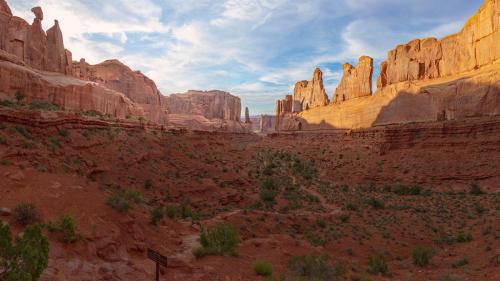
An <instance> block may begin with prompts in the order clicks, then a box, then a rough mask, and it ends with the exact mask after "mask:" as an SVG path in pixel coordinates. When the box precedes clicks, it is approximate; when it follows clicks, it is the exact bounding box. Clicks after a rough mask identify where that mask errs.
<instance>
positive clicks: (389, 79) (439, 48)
mask: <svg viewBox="0 0 500 281" xmlns="http://www.w3.org/2000/svg"><path fill="white" fill-rule="evenodd" d="M499 26H500V0H486V1H485V3H484V4H483V6H482V7H481V8H480V10H479V11H478V12H477V13H476V14H475V15H474V16H473V17H471V18H470V19H469V21H468V22H467V23H466V24H465V25H464V27H463V29H462V30H461V31H460V32H459V33H457V34H454V35H450V36H447V37H445V38H444V39H442V40H438V39H436V38H426V39H421V40H419V39H417V40H413V41H411V42H409V43H407V44H404V45H400V46H398V47H396V48H395V49H394V50H391V51H390V52H389V53H388V58H387V60H386V61H384V62H383V63H382V64H381V74H380V76H379V77H378V79H377V81H378V82H377V91H376V93H375V95H373V96H372V95H371V94H370V91H369V88H367V83H369V82H368V81H367V79H366V78H364V79H357V78H356V77H368V76H369V75H368V73H370V72H371V71H368V69H369V68H370V67H362V68H363V69H367V71H363V72H364V73H365V74H362V75H359V74H357V72H358V71H359V69H358V68H360V67H359V66H358V68H356V69H353V68H352V67H350V66H348V65H346V66H345V69H344V70H345V71H344V77H343V78H342V82H341V84H340V86H339V89H337V92H336V96H335V98H334V104H332V105H329V106H321V107H317V108H313V109H311V110H306V111H303V112H300V113H299V114H294V115H287V116H284V117H282V118H281V119H280V120H279V122H278V127H279V129H282V130H298V129H335V128H367V127H371V126H377V125H385V124H395V123H408V122H422V121H436V120H446V119H460V118H467V117H471V116H492V115H498V114H500V60H499V57H500V44H498V42H500V31H499V29H500V28H499ZM366 60H367V62H366V63H364V64H361V65H369V62H368V61H369V59H368V58H367V59H366ZM353 72H354V73H356V74H357V75H353ZM361 89H365V90H364V91H363V90H361ZM354 97H359V98H356V99H351V98H354ZM339 101H343V102H342V103H339Z"/></svg>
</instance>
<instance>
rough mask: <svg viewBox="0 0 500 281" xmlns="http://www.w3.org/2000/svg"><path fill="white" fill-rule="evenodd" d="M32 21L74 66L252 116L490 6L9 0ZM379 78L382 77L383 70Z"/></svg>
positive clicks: (330, 0)
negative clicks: (207, 95) (315, 76)
mask: <svg viewBox="0 0 500 281" xmlns="http://www.w3.org/2000/svg"><path fill="white" fill-rule="evenodd" d="M7 2H8V3H9V5H10V6H11V8H12V10H13V12H14V13H15V14H16V15H18V16H21V17H23V18H25V19H26V20H28V21H29V22H30V23H31V21H32V19H33V15H32V14H31V12H30V9H31V7H33V6H41V7H42V8H43V11H44V14H45V19H44V27H45V28H46V29H47V28H49V27H50V26H51V25H52V24H53V20H54V19H59V22H60V26H61V29H62V32H63V34H64V40H65V44H66V47H67V48H68V49H69V50H71V51H72V52H73V58H74V59H75V60H78V59H79V58H81V57H84V58H86V59H87V61H88V62H90V63H93V64H94V63H99V62H101V61H103V60H105V59H110V58H118V59H120V60H121V61H123V62H124V63H126V64H127V65H129V66H130V67H131V68H133V69H134V70H141V71H142V72H144V73H145V74H146V75H148V76H149V77H150V78H152V79H153V80H155V82H156V83H157V85H158V87H159V88H160V90H161V91H162V93H163V94H164V95H169V94H170V93H179V92H184V91H186V90H189V89H199V90H210V89H220V90H225V91H229V92H231V93H233V94H235V95H238V96H240V97H241V99H242V104H243V106H248V107H249V108H250V112H251V114H252V115H257V114H262V113H273V111H274V104H275V100H276V99H277V98H281V97H283V96H284V95H285V94H289V93H291V92H292V87H293V85H294V83H295V82H296V81H298V80H309V79H311V77H312V73H313V70H314V68H315V67H316V66H319V67H321V68H322V70H323V72H324V78H325V86H326V88H327V92H328V95H329V96H330V97H331V96H332V93H333V92H334V90H335V87H336V85H337V84H338V83H339V80H340V78H341V72H342V64H343V63H345V62H349V63H352V64H355V63H356V61H357V58H358V57H359V56H361V55H369V56H372V57H373V58H374V59H375V65H376V67H377V68H378V65H379V63H380V62H381V61H382V60H384V59H385V57H386V55H387V52H388V51H389V50H390V49H392V48H394V47H395V46H396V45H397V44H402V43H406V42H408V41H409V40H411V39H414V38H423V37H431V36H433V37H438V38H439V37H442V36H445V35H447V34H450V33H454V32H457V31H459V30H460V28H461V26H462V25H463V23H464V22H465V21H466V20H467V18H468V17H470V16H471V15H472V14H473V13H474V12H475V11H476V10H477V9H478V8H479V7H480V6H481V4H482V3H483V1H482V0H440V1H436V0H405V1H402V0H140V1H139V0H107V1H100V0H99V1H97V0H93V1H90V0H64V1H61V0H7ZM376 72H377V70H376Z"/></svg>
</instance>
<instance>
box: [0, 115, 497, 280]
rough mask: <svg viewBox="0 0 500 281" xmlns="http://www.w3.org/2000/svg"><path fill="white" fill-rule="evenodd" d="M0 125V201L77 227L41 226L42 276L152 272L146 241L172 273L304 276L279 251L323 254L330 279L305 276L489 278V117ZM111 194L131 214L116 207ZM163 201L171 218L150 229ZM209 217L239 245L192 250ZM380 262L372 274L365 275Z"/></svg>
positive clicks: (492, 143)
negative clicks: (69, 236)
mask: <svg viewBox="0 0 500 281" xmlns="http://www.w3.org/2000/svg"><path fill="white" fill-rule="evenodd" d="M0 121H1V122H0V175H2V179H1V180H0V208H9V209H10V210H14V209H15V208H16V206H17V205H18V204H20V203H32V204H34V205H35V206H36V209H37V212H38V214H39V220H40V221H41V222H44V223H48V222H49V221H57V220H58V218H59V217H60V216H62V215H70V216H72V217H73V218H74V221H75V224H76V233H77V236H78V238H77V239H76V241H74V242H72V243H64V242H61V240H60V239H58V238H59V237H58V236H57V233H51V232H48V231H47V232H46V235H48V237H49V239H50V260H49V267H48V268H47V270H45V272H44V273H43V275H42V278H41V280H45V281H57V280H154V264H153V263H152V262H151V261H150V260H148V259H147V257H146V249H147V248H153V249H156V250H158V251H159V252H161V253H162V254H164V255H166V256H168V258H169V266H168V268H162V279H161V280H169V281H170V280H172V281H173V280H221V281H230V280H234V281H235V280H316V279H294V278H300V276H299V275H300V274H299V273H297V272H294V271H293V270H291V269H290V267H289V260H290V259H291V258H293V257H295V256H305V255H323V254H326V255H327V257H328V258H327V259H328V264H330V265H331V267H332V270H331V272H334V274H332V275H331V277H330V279H317V280H500V267H499V266H500V220H499V212H500V197H499V194H500V184H499V183H500V118H498V117H495V118H486V119H474V118H473V119H468V120H464V121H446V122H438V123H413V124H405V125H394V126H386V127H375V128H372V129H366V130H355V131H344V130H337V131H330V132H321V133H303V132H296V133H286V134H273V135H269V136H259V135H255V134H226V133H205V132H191V131H186V130H164V129H163V130H162V129H161V128H153V127H148V126H145V125H143V124H140V123H133V122H130V123H126V122H118V121H117V120H112V119H106V118H104V117H101V118H100V117H86V116H77V115H71V114H68V113H62V112H48V111H41V112H40V111H30V110H28V109H27V108H20V107H15V106H14V107H13V108H6V107H0ZM123 194H134V196H132V197H134V198H135V199H134V200H131V202H130V209H128V210H123V209H119V208H117V206H116V205H114V204H113V203H112V198H115V199H116V198H117V197H120V196H121V195H123ZM112 206H114V207H115V208H113V207H112ZM159 208H167V209H169V210H171V212H170V213H168V216H165V217H164V218H163V219H160V220H159V221H158V223H157V225H156V226H155V225H153V224H151V219H152V217H151V213H152V212H154V210H156V209H159ZM1 219H2V220H3V221H5V222H7V223H8V224H10V225H11V227H12V228H13V230H14V232H16V233H20V232H22V231H23V227H22V226H21V225H20V224H19V223H18V222H17V221H16V220H15V216H14V215H13V214H8V213H7V214H5V215H4V216H2V217H1ZM218 222H224V223H225V224H227V225H232V226H234V227H235V228H236V229H237V231H238V232H239V235H240V237H241V242H240V244H239V245H238V247H237V248H236V255H234V256H205V257H202V258H195V257H194V256H193V254H192V250H193V249H194V248H196V247H197V246H198V245H199V237H200V231H201V229H202V227H206V226H208V225H213V224H216V223H218ZM419 246H420V247H426V248H427V249H430V250H431V252H432V254H431V258H430V262H429V264H428V265H426V266H417V265H415V264H414V261H413V253H414V250H415V249H416V248H417V247H419ZM376 256H378V257H383V258H382V259H384V260H385V261H386V265H387V271H386V272H385V273H383V274H382V273H373V270H369V269H370V267H369V259H370V257H372V259H373V257H376ZM258 260H260V261H262V260H265V261H268V262H270V263H271V264H272V266H273V274H272V275H273V276H274V279H271V278H272V277H261V276H259V275H257V274H256V272H255V270H254V263H255V262H256V261H258ZM370 271H371V272H370ZM282 277H283V278H287V279H280V278H282Z"/></svg>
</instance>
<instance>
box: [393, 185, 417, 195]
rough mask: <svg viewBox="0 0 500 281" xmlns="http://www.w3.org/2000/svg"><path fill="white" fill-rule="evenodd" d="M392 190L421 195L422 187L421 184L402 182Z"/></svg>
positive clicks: (403, 193)
mask: <svg viewBox="0 0 500 281" xmlns="http://www.w3.org/2000/svg"><path fill="white" fill-rule="evenodd" d="M391 191H392V192H393V193H396V194H398V195H420V194H421V193H422V187H421V186H420V185H413V186H406V185H401V184H400V185H396V186H394V187H392V188H391Z"/></svg>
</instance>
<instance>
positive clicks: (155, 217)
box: [151, 208, 165, 225]
mask: <svg viewBox="0 0 500 281" xmlns="http://www.w3.org/2000/svg"><path fill="white" fill-rule="evenodd" d="M164 217H165V209H164V208H154V209H153V210H152V211H151V224H152V225H158V222H160V221H162V220H163V218H164Z"/></svg>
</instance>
